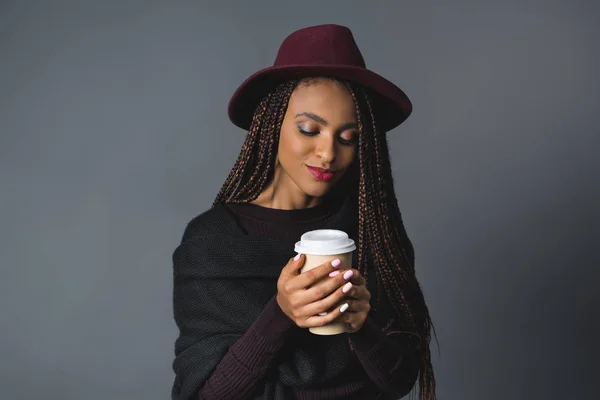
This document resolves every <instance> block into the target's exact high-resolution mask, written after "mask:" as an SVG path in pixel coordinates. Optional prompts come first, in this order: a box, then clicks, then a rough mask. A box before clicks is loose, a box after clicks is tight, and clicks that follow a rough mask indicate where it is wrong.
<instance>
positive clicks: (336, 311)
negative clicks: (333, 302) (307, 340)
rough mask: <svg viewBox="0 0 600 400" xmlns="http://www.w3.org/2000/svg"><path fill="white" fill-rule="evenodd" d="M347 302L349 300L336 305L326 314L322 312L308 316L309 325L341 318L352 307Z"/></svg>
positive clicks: (318, 324)
mask: <svg viewBox="0 0 600 400" xmlns="http://www.w3.org/2000/svg"><path fill="white" fill-rule="evenodd" d="M346 303H348V302H344V303H343V304H342V305H341V306H336V307H335V308H333V309H332V310H330V311H329V312H327V313H326V314H324V313H321V314H322V315H319V314H316V315H313V316H310V317H308V318H306V324H307V327H311V326H322V325H325V324H328V323H330V322H333V321H335V320H339V318H340V316H341V315H343V314H344V313H345V312H347V310H348V308H349V307H350V305H349V304H346ZM342 310H344V311H342Z"/></svg>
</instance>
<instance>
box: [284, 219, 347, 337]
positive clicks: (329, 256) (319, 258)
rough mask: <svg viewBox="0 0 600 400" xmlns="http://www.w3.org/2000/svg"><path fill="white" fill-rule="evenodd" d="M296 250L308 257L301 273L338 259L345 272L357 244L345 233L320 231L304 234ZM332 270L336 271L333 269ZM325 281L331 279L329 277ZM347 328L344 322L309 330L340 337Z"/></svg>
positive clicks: (317, 333) (333, 230) (327, 230)
mask: <svg viewBox="0 0 600 400" xmlns="http://www.w3.org/2000/svg"><path fill="white" fill-rule="evenodd" d="M294 250H295V251H296V252H297V253H301V254H304V255H305V256H306V261H305V262H304V266H303V267H302V269H301V270H300V273H303V272H306V271H309V270H311V269H313V268H316V267H318V266H319V265H321V264H323V263H325V262H328V261H329V262H330V261H333V260H335V259H336V258H337V259H339V260H340V261H341V264H340V269H342V270H343V269H351V268H352V252H353V251H354V250H356V244H355V243H354V240H352V239H350V238H349V237H348V234H347V233H346V232H344V231H340V230H335V229H318V230H315V231H310V232H306V233H305V234H303V235H302V237H301V238H300V241H299V242H297V243H296V247H295V248H294ZM331 270H332V271H333V270H334V269H333V267H332V268H331ZM325 279H329V277H326V278H325ZM347 328H348V324H346V323H344V322H331V323H329V324H327V325H323V326H317V327H312V328H309V329H308V330H309V331H310V332H311V333H314V334H315V335H338V334H340V333H344V332H347Z"/></svg>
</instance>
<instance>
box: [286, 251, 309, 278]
mask: <svg viewBox="0 0 600 400" xmlns="http://www.w3.org/2000/svg"><path fill="white" fill-rule="evenodd" d="M305 259H306V257H305V256H304V254H297V255H296V257H294V258H292V259H291V260H290V262H289V264H288V266H287V268H286V269H287V271H286V272H287V273H288V274H289V275H292V276H295V275H298V274H300V268H302V266H303V265H304V260H305Z"/></svg>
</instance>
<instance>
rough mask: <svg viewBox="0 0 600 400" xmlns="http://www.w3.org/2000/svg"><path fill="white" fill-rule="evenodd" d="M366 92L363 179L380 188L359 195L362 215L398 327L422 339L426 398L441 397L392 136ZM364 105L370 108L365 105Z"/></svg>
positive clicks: (361, 150)
mask: <svg viewBox="0 0 600 400" xmlns="http://www.w3.org/2000/svg"><path fill="white" fill-rule="evenodd" d="M360 92H361V96H354V99H355V102H357V103H359V104H360V103H361V101H357V97H359V98H360V100H362V101H364V103H366V109H367V110H368V116H369V117H370V119H371V126H370V128H371V129H370V130H371V132H368V133H366V134H364V135H363V136H364V140H363V141H362V142H361V141H360V140H359V157H361V155H365V154H373V155H374V159H372V161H373V162H372V164H371V165H370V168H369V167H367V168H361V171H360V173H361V178H360V179H361V180H365V181H367V182H369V181H370V182H373V185H370V188H371V189H374V187H373V186H376V189H377V190H376V191H374V192H371V193H368V194H367V201H366V203H363V204H361V201H360V199H359V213H361V212H366V213H367V218H364V220H366V221H367V223H368V224H369V226H368V227H367V228H366V229H367V231H368V232H369V233H370V235H368V236H369V239H368V244H369V246H373V248H372V249H370V250H371V251H372V252H373V253H374V254H373V259H374V261H375V268H376V271H377V274H378V276H380V277H381V279H380V282H381V283H383V287H384V290H385V293H386V294H387V296H388V299H391V300H392V307H393V308H394V309H395V310H396V312H397V313H398V315H399V316H403V318H400V319H399V321H398V322H397V324H396V326H400V327H401V328H399V329H402V331H404V332H409V333H413V334H416V335H418V337H419V338H420V353H421V357H422V365H421V371H420V377H419V386H420V398H421V399H423V400H425V399H427V400H431V399H435V397H436V396H435V377H434V374H433V368H432V364H431V353H430V349H429V344H430V339H431V329H432V328H433V326H432V323H431V318H430V315H429V311H428V308H427V305H426V303H425V299H424V297H423V292H422V290H421V287H420V285H419V283H418V281H417V279H416V275H415V270H414V249H413V246H412V244H411V243H410V240H409V239H408V236H407V234H406V231H405V229H404V223H403V221H402V214H401V212H400V209H399V206H398V201H397V198H396V194H395V190H394V184H393V177H392V169H391V164H390V156H389V150H388V145H387V138H386V136H385V135H382V134H380V133H379V132H378V130H377V127H376V125H375V117H374V113H373V109H372V106H371V101H370V99H369V96H368V95H367V93H366V92H365V91H364V90H360ZM359 109H363V110H364V109H365V108H364V107H359ZM363 119H364V118H363ZM371 141H372V142H371ZM370 142H371V143H370ZM370 145H372V148H370V147H371V146H370ZM363 175H364V176H363ZM380 292H381V291H380ZM378 301H379V299H378ZM394 322H396V321H394V319H392V320H391V321H390V323H389V324H388V326H386V327H385V328H384V331H386V333H388V334H391V333H393V332H394V331H391V326H392V324H393V323H394Z"/></svg>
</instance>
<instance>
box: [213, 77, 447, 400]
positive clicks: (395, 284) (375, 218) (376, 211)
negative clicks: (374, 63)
mask: <svg viewBox="0 0 600 400" xmlns="http://www.w3.org/2000/svg"><path fill="white" fill-rule="evenodd" d="M314 80H316V79H315V78H313V79H305V80H303V81H307V83H309V84H310V82H311V81H314ZM298 83H299V81H298V80H293V81H288V82H285V83H283V84H281V85H279V86H278V87H277V88H276V89H275V90H274V91H273V92H271V93H270V94H269V95H268V96H266V97H265V98H264V99H263V100H262V101H261V102H260V104H259V105H258V107H257V108H256V112H255V114H254V116H253V119H252V123H251V126H250V129H249V132H248V136H247V138H246V141H245V142H244V145H243V146H242V150H241V152H240V155H239V156H238V159H237V161H236V163H235V166H234V167H233V169H232V170H231V172H230V174H229V176H228V177H227V180H226V181H225V183H224V184H223V187H222V188H221V190H220V191H219V194H218V195H217V198H216V199H215V201H214V204H213V205H216V204H218V203H222V202H235V203H242V202H250V201H253V200H255V199H256V198H257V197H258V196H259V195H260V193H261V192H262V190H263V189H264V188H265V187H266V185H267V184H268V182H269V180H270V179H271V178H272V176H273V172H274V166H275V159H276V154H277V146H278V144H279V131H280V129H281V125H282V122H283V118H284V116H285V112H286V109H287V104H288V102H289V98H290V96H291V94H292V92H293V90H294V89H295V88H296V86H297V85H298ZM342 83H343V84H345V86H346V87H347V88H348V89H349V91H350V93H351V94H352V97H353V100H354V103H355V109H356V117H357V122H358V130H359V132H360V134H359V139H358V145H357V147H358V148H357V153H358V160H357V162H358V167H359V168H358V169H359V176H358V186H357V193H356V196H357V200H358V232H357V234H358V249H357V255H358V265H357V266H356V268H357V269H358V270H359V271H360V273H361V274H362V275H363V276H364V277H365V279H366V280H368V279H369V276H368V269H367V266H371V267H373V269H374V271H375V272H376V274H375V275H376V278H377V286H378V288H379V290H378V297H377V301H376V305H375V307H374V308H373V309H372V313H373V314H376V313H377V306H378V305H379V304H381V300H382V298H381V297H382V296H384V295H385V296H386V297H387V299H389V301H390V303H391V306H392V309H393V312H394V313H395V315H391V316H390V320H389V321H388V324H387V325H386V326H385V327H384V328H383V329H382V331H383V332H384V333H385V334H386V335H391V334H394V333H399V332H402V333H408V334H412V335H414V336H416V337H418V338H419V351H420V355H421V367H420V374H419V387H420V392H419V397H420V399H421V400H434V399H435V398H436V395H435V378H434V374H433V368H432V364H431V353H430V349H429V343H430V340H431V330H432V329H433V325H432V323H431V318H430V316H429V311H428V308H427V305H426V303H425V299H424V297H423V293H422V291H421V287H420V285H419V283H418V281H417V279H416V275H415V270H414V250H413V246H412V244H411V242H410V240H409V239H408V236H407V234H406V231H405V229H404V224H403V221H402V214H401V213H400V209H399V206H398V202H397V199H396V194H395V190H394V185H393V179H392V172H391V165H390V157H389V150H388V145H387V140H386V136H385V134H382V133H381V132H379V131H378V130H377V126H376V125H375V121H376V120H375V117H374V113H373V109H372V106H371V100H370V98H369V95H368V94H367V93H366V92H365V91H364V90H363V89H362V88H360V87H357V86H354V85H352V84H350V83H347V82H342ZM381 289H383V290H381ZM396 328H397V329H398V330H392V329H396ZM400 329H401V331H400ZM348 340H349V339H348ZM349 344H350V347H351V349H352V343H351V342H350V340H349Z"/></svg>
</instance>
